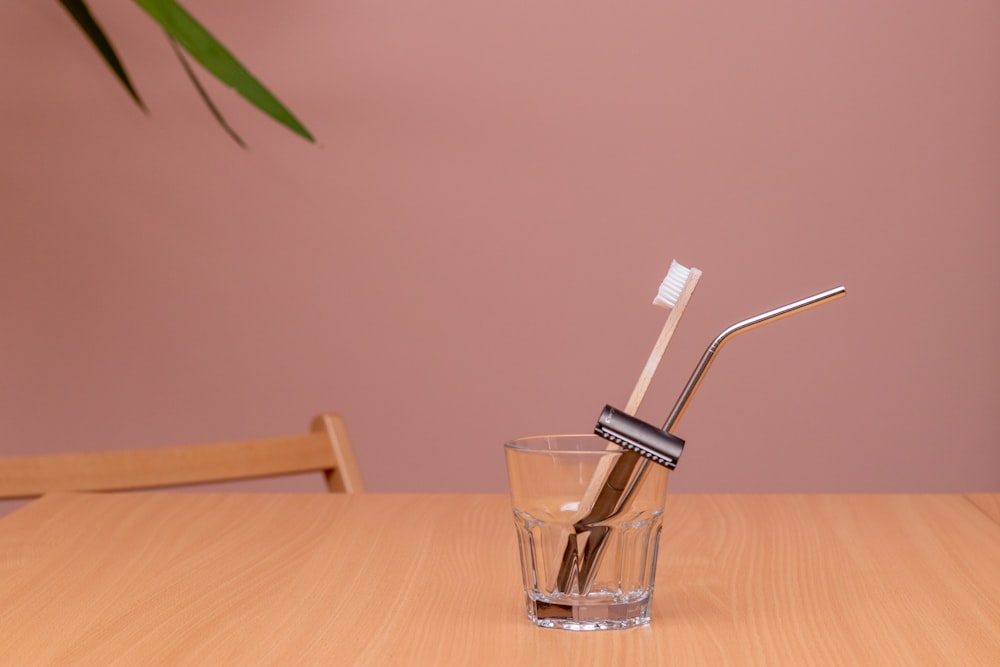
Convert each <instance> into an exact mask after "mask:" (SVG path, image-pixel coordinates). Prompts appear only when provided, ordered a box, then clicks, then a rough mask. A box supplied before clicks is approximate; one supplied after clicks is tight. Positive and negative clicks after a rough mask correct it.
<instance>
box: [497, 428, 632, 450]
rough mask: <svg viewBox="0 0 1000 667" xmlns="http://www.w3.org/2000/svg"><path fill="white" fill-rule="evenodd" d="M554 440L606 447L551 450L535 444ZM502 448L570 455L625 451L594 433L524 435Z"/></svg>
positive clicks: (509, 441)
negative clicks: (590, 443)
mask: <svg viewBox="0 0 1000 667" xmlns="http://www.w3.org/2000/svg"><path fill="white" fill-rule="evenodd" d="M554 439H561V440H569V439H573V440H586V441H588V442H598V441H600V442H603V443H605V445H608V447H607V448H605V449H552V448H547V447H538V446H537V445H536V443H540V442H549V441H552V440H554ZM503 448H504V449H505V450H507V451H513V452H527V453H539V454H541V453H546V454H553V453H561V452H565V453H572V454H601V455H604V454H615V453H620V452H623V451H625V450H624V449H623V448H621V447H620V446H619V445H615V443H613V442H611V441H610V440H608V439H606V438H602V437H601V436H599V435H597V434H596V433H549V434H545V435H524V436H520V437H517V438H511V439H510V440H508V441H507V442H505V443H504V444H503Z"/></svg>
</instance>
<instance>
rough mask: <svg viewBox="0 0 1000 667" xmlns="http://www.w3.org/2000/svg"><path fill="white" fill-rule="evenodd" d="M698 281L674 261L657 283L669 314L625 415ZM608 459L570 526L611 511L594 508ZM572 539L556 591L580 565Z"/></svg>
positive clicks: (659, 302) (658, 301)
mask: <svg viewBox="0 0 1000 667" xmlns="http://www.w3.org/2000/svg"><path fill="white" fill-rule="evenodd" d="M699 278H701V271H700V270H698V269H696V268H693V267H692V268H690V269H689V268H687V267H686V266H684V265H682V264H680V263H679V262H678V261H677V260H672V261H671V262H670V269H669V270H668V271H667V276H666V278H664V279H663V282H661V283H660V288H659V290H657V294H656V297H655V298H654V299H653V305H656V306H661V307H663V308H667V309H669V310H670V314H669V315H668V316H667V321H666V322H665V323H664V325H663V329H662V330H661V331H660V335H659V337H658V338H657V339H656V343H655V344H654V345H653V350H652V351H651V352H650V354H649V359H647V360H646V365H645V366H644V367H643V369H642V373H640V374H639V379H638V381H637V382H636V384H635V387H634V388H633V389H632V394H631V396H629V399H628V403H627V404H626V405H625V412H626V413H628V414H629V415H634V414H635V413H636V412H637V411H638V410H639V404H641V403H642V399H643V398H644V397H645V395H646V390H647V389H648V388H649V383H650V382H651V381H652V379H653V376H654V375H655V374H656V370H657V368H658V367H659V365H660V360H661V359H663V354H664V352H666V350H667V345H668V344H669V343H670V339H671V338H672V337H673V335H674V330H675V329H677V325H678V323H679V322H680V319H681V316H683V315H684V310H685V309H686V308H687V305H688V301H690V300H691V295H692V294H693V293H694V288H695V287H697V285H698V279H699ZM630 455H631V452H628V451H626V453H625V454H623V455H622V456H628V457H629V458H632V457H631V456H630ZM619 458H620V457H619ZM612 459H613V457H604V458H603V459H602V460H601V462H600V464H598V467H597V470H596V471H595V472H594V477H593V480H592V481H591V483H590V486H589V487H587V491H586V492H585V493H584V496H583V500H581V502H580V510H579V512H578V514H577V516H576V519H577V520H576V521H574V523H577V524H579V523H580V522H581V521H583V520H584V519H586V518H587V517H589V516H591V515H593V514H594V513H595V512H597V513H605V512H610V511H612V510H613V509H614V507H613V506H611V507H597V506H595V503H596V502H597V501H598V499H599V498H601V490H602V489H603V488H604V485H605V481H606V480H608V479H609V474H610V472H611V470H612V465H613V463H614V461H613V460H612ZM634 467H635V464H634V463H633V464H632V465H630V466H629V471H630V472H631V469H632V468H634ZM625 481H627V480H625ZM575 538H576V536H575V535H570V536H568V537H567V544H566V548H565V549H564V551H563V559H562V563H561V564H560V568H559V574H558V575H557V583H556V590H561V591H565V590H567V587H568V586H569V585H570V581H571V578H572V576H573V568H574V566H577V565H578V564H579V562H580V561H579V553H578V551H577V544H576V543H577V540H576V539H575Z"/></svg>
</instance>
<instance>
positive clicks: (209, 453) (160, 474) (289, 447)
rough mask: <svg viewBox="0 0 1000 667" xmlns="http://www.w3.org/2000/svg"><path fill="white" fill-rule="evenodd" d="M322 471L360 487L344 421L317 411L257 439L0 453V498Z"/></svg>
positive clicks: (337, 487)
mask: <svg viewBox="0 0 1000 667" xmlns="http://www.w3.org/2000/svg"><path fill="white" fill-rule="evenodd" d="M303 472H322V473H323V474H324V476H325V478H326V484H327V488H328V489H329V490H330V491H331V492H337V493H361V492H363V491H364V485H363V483H362V481H361V474H360V471H359V470H358V465H357V462H356V461H355V459H354V452H353V451H352V449H351V444H350V440H349V438H348V436H347V428H346V427H345V426H344V421H343V419H341V418H340V417H339V416H337V415H333V414H322V415H319V416H318V417H316V418H315V419H314V420H313V422H312V428H311V432H310V433H306V434H303V435H293V436H286V437H281V438H267V439H263V440H245V441H239V442H222V443H215V444H207V445H188V446H184V447H161V448H151V449H129V450H119V451H110V452H84V453H76V454H49V455H42V456H15V457H6V458H0V499H4V498H30V497H33V496H40V495H42V494H44V493H48V492H51V491H120V490H129V489H150V488H158V487H167V486H184V485H188V484H199V483H207V482H220V481H229V480H238V479H251V478H255V477H270V476H275V475H291V474H296V473H303Z"/></svg>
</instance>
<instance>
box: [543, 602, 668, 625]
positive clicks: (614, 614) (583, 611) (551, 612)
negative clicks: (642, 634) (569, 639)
mask: <svg viewBox="0 0 1000 667" xmlns="http://www.w3.org/2000/svg"><path fill="white" fill-rule="evenodd" d="M649 608H650V599H649V597H648V596H647V597H645V598H642V599H640V600H633V601H631V602H620V603H612V602H598V603H595V602H589V603H587V604H572V601H571V600H563V601H555V600H546V599H543V598H538V599H532V598H530V597H529V598H528V618H530V619H531V620H532V622H534V623H535V624H536V625H539V626H541V627H543V628H560V629H562V630H623V629H625V628H634V627H636V626H639V625H646V624H647V623H649Z"/></svg>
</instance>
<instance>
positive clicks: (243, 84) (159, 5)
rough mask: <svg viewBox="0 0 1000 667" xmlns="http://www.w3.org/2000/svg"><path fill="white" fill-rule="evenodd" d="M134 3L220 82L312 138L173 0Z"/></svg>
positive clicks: (306, 137)
mask: <svg viewBox="0 0 1000 667" xmlns="http://www.w3.org/2000/svg"><path fill="white" fill-rule="evenodd" d="M135 3H136V4H137V5H139V6H140V7H142V8H143V9H144V10H145V11H146V13H147V14H149V15H150V16H151V17H153V20H154V21H156V22H157V23H159V24H160V25H161V26H162V27H163V29H164V30H166V31H167V34H168V35H169V36H170V37H171V38H173V39H175V40H177V43H178V44H180V45H181V46H182V47H184V49H185V50H186V51H187V52H188V53H189V54H191V57H192V58H194V59H195V60H197V61H198V62H199V63H201V65H202V66H203V67H204V68H205V69H206V70H208V71H209V72H211V73H212V74H213V75H215V76H216V77H217V78H218V79H219V80H220V81H222V82H223V83H225V84H227V85H229V86H232V87H233V88H234V89H235V90H236V92H238V93H239V94H240V95H242V96H243V97H244V98H246V100H247V101H248V102H250V103H251V104H253V105H254V106H256V107H257V108H258V109H260V110H261V111H263V112H264V113H266V114H267V115H268V116H270V117H271V118H273V119H274V120H276V121H278V122H279V123H281V124H282V125H284V126H285V127H287V128H288V129H290V130H292V131H293V132H295V133H296V134H298V135H300V136H301V137H303V138H305V139H307V140H309V141H314V139H313V136H312V135H311V134H310V133H309V130H307V129H306V128H305V127H304V126H303V125H302V123H300V122H299V121H298V120H297V119H296V118H295V116H293V115H292V114H291V112H290V111H288V109H286V108H285V106H284V105H283V104H282V103H281V102H279V101H278V100H277V99H276V98H275V97H274V95H272V94H271V93H270V91H268V90H267V88H265V87H264V86H263V85H261V83H260V82H259V81H257V79H255V78H254V77H253V75H251V74H250V72H248V71H247V70H246V68H245V67H243V65H241V64H240V63H239V61H237V60H236V58H234V57H233V55H232V54H231V53H230V52H229V51H228V50H227V49H226V48H225V47H224V46H222V44H220V43H219V42H218V40H216V39H215V38H214V37H212V35H211V34H209V32H208V31H207V30H205V28H203V27H202V26H201V24H200V23H198V22H197V21H196V20H195V19H194V17H193V16H191V15H190V14H188V13H187V11H185V10H184V8H183V7H181V6H180V5H178V4H177V3H176V2H174V0H135Z"/></svg>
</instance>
